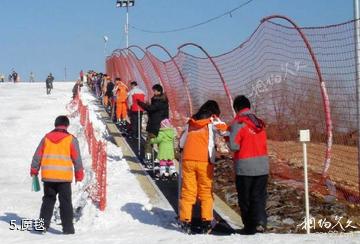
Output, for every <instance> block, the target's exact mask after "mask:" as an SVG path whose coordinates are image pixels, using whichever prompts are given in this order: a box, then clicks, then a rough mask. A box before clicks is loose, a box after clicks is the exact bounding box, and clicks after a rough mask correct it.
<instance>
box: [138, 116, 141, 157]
mask: <svg viewBox="0 0 360 244" xmlns="http://www.w3.org/2000/svg"><path fill="white" fill-rule="evenodd" d="M140 115H141V113H140V109H138V154H139V156H140V140H141V139H140V138H141V118H140Z"/></svg>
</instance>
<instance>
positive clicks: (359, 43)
mask: <svg viewBox="0 0 360 244" xmlns="http://www.w3.org/2000/svg"><path fill="white" fill-rule="evenodd" d="M359 8H360V3H359V0H354V15H355V16H354V17H355V62H356V65H355V69H356V106H357V108H356V109H357V114H356V115H357V118H356V119H357V131H358V181H359V182H358V183H359V189H358V190H359V196H360V23H359V21H360V20H359V18H360V9H359Z"/></svg>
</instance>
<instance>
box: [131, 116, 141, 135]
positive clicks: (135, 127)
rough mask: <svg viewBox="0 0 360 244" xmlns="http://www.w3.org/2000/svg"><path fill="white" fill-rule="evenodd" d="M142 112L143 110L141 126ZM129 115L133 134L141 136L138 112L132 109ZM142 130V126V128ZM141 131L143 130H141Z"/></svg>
mask: <svg viewBox="0 0 360 244" xmlns="http://www.w3.org/2000/svg"><path fill="white" fill-rule="evenodd" d="M142 114H143V112H140V126H141V121H142ZM129 117H130V123H131V134H132V135H133V136H135V137H136V138H138V137H139V135H138V134H139V133H138V130H139V129H138V126H139V123H138V121H139V116H138V112H134V111H130V113H129ZM140 131H141V128H140ZM140 133H141V132H140Z"/></svg>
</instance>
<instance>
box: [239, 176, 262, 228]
mask: <svg viewBox="0 0 360 244" xmlns="http://www.w3.org/2000/svg"><path fill="white" fill-rule="evenodd" d="M267 181H268V175H261V176H242V175H237V176H236V190H237V192H238V203H239V207H240V211H241V218H242V220H243V223H244V228H245V230H246V231H248V232H250V233H251V232H253V233H255V229H256V226H258V225H262V226H264V227H266V224H267V215H266V211H265V208H266V198H267Z"/></svg>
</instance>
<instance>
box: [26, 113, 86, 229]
mask: <svg viewBox="0 0 360 244" xmlns="http://www.w3.org/2000/svg"><path fill="white" fill-rule="evenodd" d="M69 124H70V122H69V119H68V117H66V116H63V115H62V116H58V117H57V118H56V120H55V129H54V130H53V131H51V132H49V133H47V134H46V135H45V136H44V138H43V139H42V140H41V142H40V144H39V146H38V147H37V149H36V151H35V154H34V157H33V159H32V163H31V169H30V175H31V176H33V175H38V173H39V170H40V169H41V178H42V181H43V182H44V196H43V199H42V200H43V202H42V205H41V210H40V218H41V219H43V220H44V227H45V231H46V230H47V229H48V228H49V226H50V221H51V217H52V215H53V211H54V205H55V202H56V195H58V198H59V201H60V217H61V225H62V227H63V233H64V234H74V233H75V229H74V224H73V217H74V216H73V215H74V213H73V206H72V202H71V182H72V180H73V174H74V171H75V180H76V181H82V180H83V178H84V169H83V165H82V160H81V155H80V149H79V143H78V140H77V139H76V137H75V136H73V135H71V134H70V133H68V132H67V128H68V127H69Z"/></svg>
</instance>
